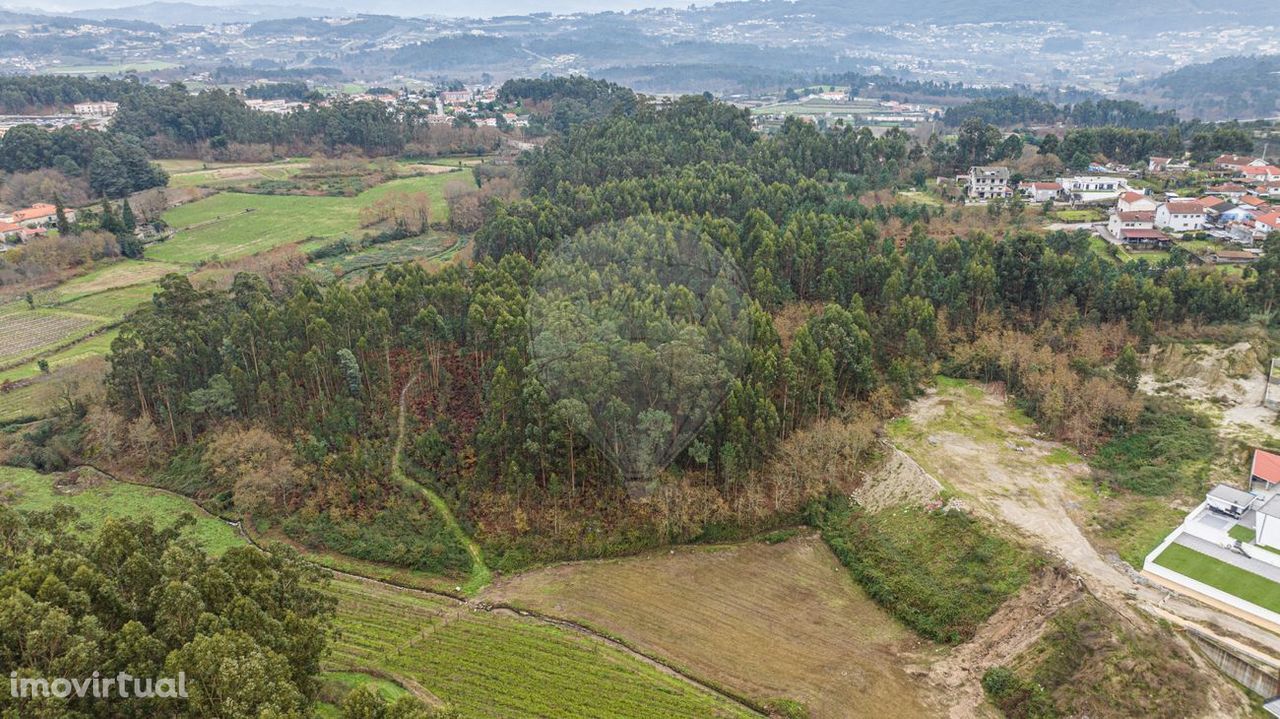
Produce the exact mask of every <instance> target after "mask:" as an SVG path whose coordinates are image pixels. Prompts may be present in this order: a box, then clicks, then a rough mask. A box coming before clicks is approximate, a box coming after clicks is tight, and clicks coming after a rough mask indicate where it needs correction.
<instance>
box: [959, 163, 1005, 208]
mask: <svg viewBox="0 0 1280 719" xmlns="http://www.w3.org/2000/svg"><path fill="white" fill-rule="evenodd" d="M967 192H968V194H969V197H970V199H974V200H991V199H994V198H997V197H1009V196H1010V195H1012V194H1013V191H1012V190H1011V189H1010V188H1009V168H1007V167H995V166H982V167H971V168H969V186H968V188H967Z"/></svg>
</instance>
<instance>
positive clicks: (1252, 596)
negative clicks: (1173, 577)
mask: <svg viewBox="0 0 1280 719" xmlns="http://www.w3.org/2000/svg"><path fill="white" fill-rule="evenodd" d="M1155 562H1156V564H1159V565H1160V566H1162V567H1167V568H1169V569H1172V570H1173V571H1175V572H1178V573H1179V574H1183V575H1185V576H1187V577H1190V578H1192V579H1194V580H1196V581H1198V582H1203V583H1205V584H1208V585H1209V586H1211V587H1214V588H1216V589H1221V590H1222V591H1224V592H1226V593H1227V594H1232V595H1235V596H1237V597H1240V598H1241V599H1243V600H1245V601H1246V602H1252V603H1253V604H1256V605H1258V606H1260V607H1262V608H1263V609H1270V610H1271V611H1273V612H1280V584H1277V583H1276V582H1273V581H1271V580H1270V579H1267V578H1265V577H1260V576H1258V575H1257V574H1254V573H1253V572H1247V571H1245V570H1243V569H1241V568H1239V567H1236V566H1234V565H1231V564H1227V563H1226V562H1224V561H1221V560H1219V559H1214V558H1213V557H1210V556H1208V555H1204V554H1201V553H1199V552H1197V551H1195V550H1194V549H1190V548H1188V547H1184V546H1182V545H1181V544H1171V545H1169V547H1168V548H1167V549H1165V550H1164V551H1163V552H1161V553H1160V556H1158V557H1156V559H1155Z"/></svg>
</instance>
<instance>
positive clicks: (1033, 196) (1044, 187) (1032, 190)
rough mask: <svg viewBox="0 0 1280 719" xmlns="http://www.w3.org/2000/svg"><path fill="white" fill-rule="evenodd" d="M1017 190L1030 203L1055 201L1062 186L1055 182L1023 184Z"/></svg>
mask: <svg viewBox="0 0 1280 719" xmlns="http://www.w3.org/2000/svg"><path fill="white" fill-rule="evenodd" d="M1018 189H1019V190H1020V191H1021V192H1022V195H1023V196H1024V197H1026V198H1027V199H1028V200H1030V201H1032V202H1047V201H1049V200H1056V199H1058V195H1059V194H1061V193H1062V185H1061V184H1060V183H1057V182H1024V183H1022V184H1021V185H1019V186H1018Z"/></svg>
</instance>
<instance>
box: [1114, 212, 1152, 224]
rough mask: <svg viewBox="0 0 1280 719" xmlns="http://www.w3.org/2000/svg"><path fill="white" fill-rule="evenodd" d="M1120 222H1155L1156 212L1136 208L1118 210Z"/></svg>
mask: <svg viewBox="0 0 1280 719" xmlns="http://www.w3.org/2000/svg"><path fill="white" fill-rule="evenodd" d="M1116 214H1117V215H1119V217H1120V221H1121V222H1155V221H1156V213H1154V212H1152V211H1150V210H1147V211H1145V212H1144V211H1142V210H1136V211H1134V212H1118V213H1116Z"/></svg>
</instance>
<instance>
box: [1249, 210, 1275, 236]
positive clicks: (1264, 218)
mask: <svg viewBox="0 0 1280 719" xmlns="http://www.w3.org/2000/svg"><path fill="white" fill-rule="evenodd" d="M1253 226H1254V227H1255V228H1257V229H1258V230H1259V231H1260V232H1261V233H1263V234H1264V235H1269V234H1271V233H1272V232H1280V212H1269V213H1267V214H1265V215H1259V216H1258V217H1256V218H1254V220H1253Z"/></svg>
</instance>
